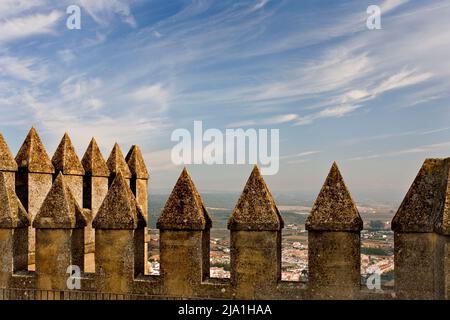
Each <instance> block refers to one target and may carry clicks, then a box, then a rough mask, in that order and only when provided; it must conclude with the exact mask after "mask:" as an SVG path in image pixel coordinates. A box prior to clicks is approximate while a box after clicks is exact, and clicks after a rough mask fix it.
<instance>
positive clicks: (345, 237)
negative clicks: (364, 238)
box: [308, 230, 361, 299]
mask: <svg viewBox="0 0 450 320" xmlns="http://www.w3.org/2000/svg"><path fill="white" fill-rule="evenodd" d="M360 245H361V244H360V234H359V232H333V231H331V232H330V231H312V230H310V231H309V232H308V289H309V294H310V298H312V299H355V298H356V297H357V295H358V293H359V289H360V288H359V287H360V277H361V275H360V266H361V257H360Z"/></svg>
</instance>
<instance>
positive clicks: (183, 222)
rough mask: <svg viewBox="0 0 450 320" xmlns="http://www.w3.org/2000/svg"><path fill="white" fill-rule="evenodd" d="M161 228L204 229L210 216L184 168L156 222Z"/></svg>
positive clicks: (207, 226) (208, 225) (208, 224)
mask: <svg viewBox="0 0 450 320" xmlns="http://www.w3.org/2000/svg"><path fill="white" fill-rule="evenodd" d="M157 228H158V229H161V230H205V229H210V228H211V218H210V216H209V214H208V212H207V210H206V207H205V205H204V204H203V200H202V198H201V197H200V194H199V193H198V191H197V188H196V187H195V185H194V182H193V181H192V178H191V176H190V175H189V173H188V171H187V170H186V168H184V169H183V171H182V173H181V175H180V177H179V178H178V180H177V183H176V184H175V187H174V188H173V190H172V193H171V194H170V196H169V199H168V200H167V202H166V204H165V206H164V209H163V210H162V212H161V215H160V217H159V219H158V222H157Z"/></svg>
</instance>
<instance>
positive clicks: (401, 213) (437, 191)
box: [392, 158, 450, 234]
mask: <svg viewBox="0 0 450 320" xmlns="http://www.w3.org/2000/svg"><path fill="white" fill-rule="evenodd" d="M449 168H450V158H447V159H426V160H425V162H424V163H423V165H422V167H421V168H420V171H419V173H418V174H417V176H416V178H415V179H414V182H413V183H412V185H411V187H410V188H409V190H408V193H407V194H406V196H405V198H404V199H403V201H402V203H401V205H400V207H399V209H398V211H397V213H396V214H395V216H394V219H393V220H392V230H393V231H396V232H420V233H423V232H433V231H435V230H436V231H438V232H441V233H444V234H450V217H449V210H450V186H449Z"/></svg>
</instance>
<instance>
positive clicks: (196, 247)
mask: <svg viewBox="0 0 450 320" xmlns="http://www.w3.org/2000/svg"><path fill="white" fill-rule="evenodd" d="M202 233H203V232H202V231H187V230H182V231H180V230H161V232H160V263H161V277H162V279H163V286H164V292H165V294H167V295H172V296H177V297H194V296H195V295H196V293H197V291H198V288H199V286H200V284H201V282H202V280H203V275H204V274H203V259H204V255H203V250H202V247H203V239H202V238H203V235H202ZM208 242H209V239H208ZM208 260H209V257H208Z"/></svg>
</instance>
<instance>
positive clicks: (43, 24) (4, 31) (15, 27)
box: [0, 10, 62, 43]
mask: <svg viewBox="0 0 450 320" xmlns="http://www.w3.org/2000/svg"><path fill="white" fill-rule="evenodd" d="M61 17H62V13H61V12H59V11H56V10H54V11H52V12H50V13H48V14H33V15H27V16H24V17H17V18H12V19H8V20H4V21H1V22H0V30H1V32H0V43H1V42H8V41H13V40H17V39H22V38H25V37H29V36H32V35H38V34H50V33H54V32H55V26H56V22H58V21H59V20H60V18H61Z"/></svg>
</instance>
